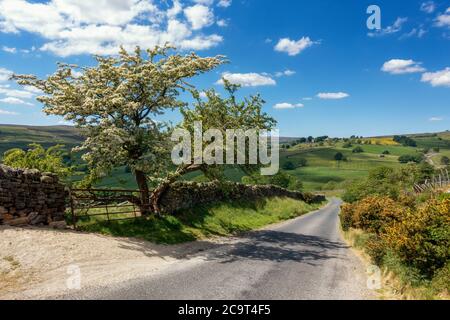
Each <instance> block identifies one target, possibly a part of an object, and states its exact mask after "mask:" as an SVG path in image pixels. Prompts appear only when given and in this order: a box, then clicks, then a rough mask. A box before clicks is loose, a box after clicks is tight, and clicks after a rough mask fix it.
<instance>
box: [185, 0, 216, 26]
mask: <svg viewBox="0 0 450 320" xmlns="http://www.w3.org/2000/svg"><path fill="white" fill-rule="evenodd" d="M184 15H185V16H186V18H187V20H188V21H189V23H190V24H191V26H192V29H194V30H200V29H202V28H204V27H208V26H210V25H212V24H213V23H214V13H213V12H212V11H211V9H210V8H209V7H207V6H204V5H201V4H196V5H195V6H192V7H188V8H186V9H184Z"/></svg>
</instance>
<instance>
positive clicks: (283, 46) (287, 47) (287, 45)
mask: <svg viewBox="0 0 450 320" xmlns="http://www.w3.org/2000/svg"><path fill="white" fill-rule="evenodd" d="M314 44H315V42H314V41H312V40H311V39H310V38H309V37H302V38H301V39H300V40H298V41H295V40H291V39H289V38H283V39H280V40H279V41H278V43H277V45H276V46H275V51H278V52H285V53H287V54H288V55H290V56H296V55H298V54H300V53H301V52H302V51H303V50H305V49H307V48H309V47H311V46H312V45H314Z"/></svg>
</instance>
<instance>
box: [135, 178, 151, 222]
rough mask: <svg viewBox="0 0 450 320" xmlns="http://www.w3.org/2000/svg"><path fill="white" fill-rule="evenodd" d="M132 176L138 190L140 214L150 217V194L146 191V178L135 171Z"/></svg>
mask: <svg viewBox="0 0 450 320" xmlns="http://www.w3.org/2000/svg"><path fill="white" fill-rule="evenodd" d="M134 174H135V176H136V182H137V185H138V187H139V190H140V200H141V201H140V202H141V204H140V210H141V214H142V215H143V216H146V215H150V214H151V210H150V209H151V208H150V192H149V190H148V184H147V177H146V176H145V173H144V172H142V171H140V170H136V171H135V173H134Z"/></svg>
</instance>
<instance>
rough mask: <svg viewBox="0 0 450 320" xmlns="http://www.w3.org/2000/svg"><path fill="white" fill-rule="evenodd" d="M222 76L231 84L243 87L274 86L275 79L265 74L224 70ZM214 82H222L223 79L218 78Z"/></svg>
mask: <svg viewBox="0 0 450 320" xmlns="http://www.w3.org/2000/svg"><path fill="white" fill-rule="evenodd" d="M222 78H225V79H226V80H228V81H230V82H231V83H233V84H239V85H241V86H243V87H259V86H274V85H276V84H277V83H276V81H275V80H274V79H272V78H271V77H269V76H268V75H265V74H259V73H230V72H225V73H223V74H222ZM216 84H223V80H222V79H220V80H219V81H217V82H216Z"/></svg>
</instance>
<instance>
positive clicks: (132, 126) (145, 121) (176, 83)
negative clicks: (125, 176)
mask: <svg viewBox="0 0 450 320" xmlns="http://www.w3.org/2000/svg"><path fill="white" fill-rule="evenodd" d="M171 49H173V48H172V47H170V46H168V45H165V46H162V47H156V48H154V49H149V50H145V51H143V50H141V49H140V48H139V47H137V48H136V49H135V51H134V52H133V53H129V52H127V51H126V50H125V49H123V48H121V49H120V52H119V54H118V56H110V57H101V56H94V58H95V61H96V65H95V66H93V67H83V68H79V67H78V66H76V65H69V64H58V68H57V70H56V72H55V73H54V74H53V75H51V76H49V77H48V78H47V79H38V78H37V77H36V76H34V75H14V76H13V79H15V80H17V82H18V83H19V84H21V85H27V86H33V87H35V88H37V89H39V90H41V91H42V92H43V95H42V96H39V97H38V98H37V99H38V100H39V101H40V102H42V103H43V105H44V108H43V111H44V112H45V113H46V114H48V115H57V116H63V117H64V119H65V120H68V121H72V122H74V123H75V125H76V126H77V127H79V128H81V129H82V132H83V133H84V134H85V135H86V137H87V139H86V140H85V142H84V143H83V144H82V145H81V146H80V147H79V148H78V149H77V150H82V151H84V155H83V159H84V160H85V161H86V162H87V163H88V165H89V167H90V175H89V179H88V181H87V182H88V183H89V184H92V182H94V181H95V180H97V179H99V178H101V177H102V176H105V175H107V174H108V173H110V172H111V170H112V169H113V168H115V167H119V166H128V167H130V168H131V170H132V172H133V173H134V176H135V179H136V182H137V185H138V187H139V189H140V190H141V197H140V203H139V204H140V206H141V211H142V213H143V214H148V213H150V210H149V209H150V205H149V204H150V201H149V198H150V193H149V186H148V180H147V179H148V175H151V174H154V173H155V172H160V170H161V169H162V168H164V167H165V166H166V165H167V162H168V155H169V154H170V153H169V152H168V150H167V148H168V146H169V144H168V143H167V142H168V137H169V134H170V128H169V126H168V125H167V124H166V123H162V122H158V121H155V120H154V118H155V116H157V115H160V114H162V113H164V112H165V111H166V110H173V109H176V108H180V107H183V106H185V105H186V104H185V102H183V101H181V100H180V99H179V95H180V91H184V90H188V89H189V90H190V89H192V88H193V87H192V85H190V84H189V83H188V82H187V81H188V80H189V79H190V78H192V77H195V76H197V75H199V74H201V73H205V72H208V71H210V70H212V69H214V68H216V67H217V66H219V65H220V64H222V63H223V62H224V59H223V57H222V56H216V57H206V58H202V57H199V56H198V55H196V54H195V53H190V54H187V55H181V54H170V53H169V52H170V50H171Z"/></svg>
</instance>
